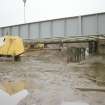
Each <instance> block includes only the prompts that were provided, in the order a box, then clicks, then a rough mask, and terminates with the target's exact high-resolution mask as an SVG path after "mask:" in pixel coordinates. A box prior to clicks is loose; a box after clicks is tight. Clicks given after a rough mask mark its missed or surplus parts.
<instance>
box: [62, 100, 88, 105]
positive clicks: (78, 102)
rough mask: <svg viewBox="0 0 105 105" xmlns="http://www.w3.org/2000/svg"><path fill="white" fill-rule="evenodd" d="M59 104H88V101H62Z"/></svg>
mask: <svg viewBox="0 0 105 105" xmlns="http://www.w3.org/2000/svg"><path fill="white" fill-rule="evenodd" d="M61 105H89V104H88V103H85V102H82V101H77V102H76V101H74V102H62V104H61Z"/></svg>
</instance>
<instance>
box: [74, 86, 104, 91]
mask: <svg viewBox="0 0 105 105" xmlns="http://www.w3.org/2000/svg"><path fill="white" fill-rule="evenodd" d="M75 89H78V90H81V91H102V92H105V87H75Z"/></svg>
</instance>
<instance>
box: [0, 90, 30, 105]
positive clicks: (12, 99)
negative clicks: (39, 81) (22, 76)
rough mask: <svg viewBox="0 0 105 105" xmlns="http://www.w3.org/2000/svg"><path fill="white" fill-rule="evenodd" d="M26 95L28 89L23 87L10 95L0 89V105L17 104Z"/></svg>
mask: <svg viewBox="0 0 105 105" xmlns="http://www.w3.org/2000/svg"><path fill="white" fill-rule="evenodd" d="M27 95H28V91H27V90H25V89H24V90H22V91H20V92H18V93H16V94H15V95H12V96H10V95H9V94H8V93H6V92H5V91H3V90H0V105H17V104H18V103H19V102H20V101H21V100H22V99H24V98H25V97H26V96H27Z"/></svg>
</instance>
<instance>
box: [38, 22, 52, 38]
mask: <svg viewBox="0 0 105 105" xmlns="http://www.w3.org/2000/svg"><path fill="white" fill-rule="evenodd" d="M40 37H41V38H50V37H51V22H50V21H49V22H42V23H41V24H40Z"/></svg>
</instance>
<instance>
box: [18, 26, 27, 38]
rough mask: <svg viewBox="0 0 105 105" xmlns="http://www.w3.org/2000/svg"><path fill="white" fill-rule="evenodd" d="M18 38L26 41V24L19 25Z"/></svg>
mask: <svg viewBox="0 0 105 105" xmlns="http://www.w3.org/2000/svg"><path fill="white" fill-rule="evenodd" d="M20 36H21V37H22V38H23V39H28V24H26V25H20Z"/></svg>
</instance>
